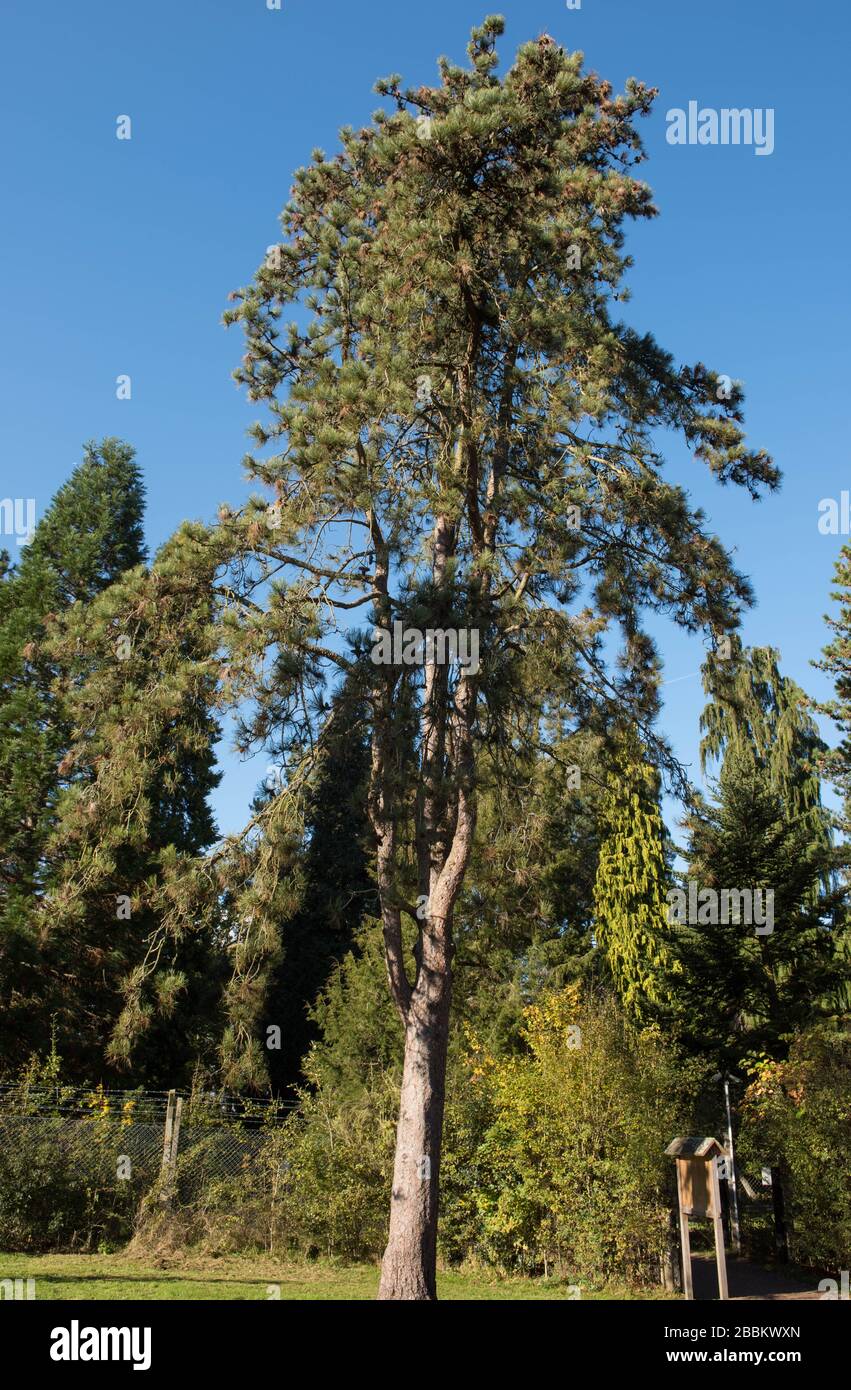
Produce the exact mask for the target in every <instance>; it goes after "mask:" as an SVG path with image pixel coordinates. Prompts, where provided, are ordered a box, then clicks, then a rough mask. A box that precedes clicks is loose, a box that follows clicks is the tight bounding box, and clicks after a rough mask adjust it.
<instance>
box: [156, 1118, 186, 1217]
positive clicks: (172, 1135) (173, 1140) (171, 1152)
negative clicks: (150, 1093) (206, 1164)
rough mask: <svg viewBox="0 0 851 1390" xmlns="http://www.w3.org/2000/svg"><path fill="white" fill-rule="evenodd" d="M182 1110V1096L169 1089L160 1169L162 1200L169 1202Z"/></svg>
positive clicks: (175, 1170) (172, 1194)
mask: <svg viewBox="0 0 851 1390" xmlns="http://www.w3.org/2000/svg"><path fill="white" fill-rule="evenodd" d="M182 1111H183V1097H182V1096H179V1095H178V1094H177V1092H176V1091H169V1093H168V1102H167V1104H166V1111H165V1134H164V1137H163V1161H162V1166H161V1169H160V1177H161V1179H162V1200H163V1201H164V1202H168V1203H170V1202H171V1200H172V1197H173V1196H174V1179H175V1175H176V1172H177V1153H178V1146H179V1144H180V1116H181V1113H182Z"/></svg>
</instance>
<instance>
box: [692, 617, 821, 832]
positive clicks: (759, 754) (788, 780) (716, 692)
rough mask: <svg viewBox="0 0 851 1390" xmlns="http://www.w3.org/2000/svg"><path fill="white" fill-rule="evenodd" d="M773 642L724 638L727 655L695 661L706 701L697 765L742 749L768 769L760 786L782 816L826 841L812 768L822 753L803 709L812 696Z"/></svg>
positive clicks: (818, 786)
mask: <svg viewBox="0 0 851 1390" xmlns="http://www.w3.org/2000/svg"><path fill="white" fill-rule="evenodd" d="M779 661H780V653H779V652H778V651H776V650H775V648H774V647H751V648H743V647H742V644H741V642H740V640H739V638H738V637H733V638H732V639H731V641H730V656H729V659H725V660H719V659H718V658H717V656H716V655H715V654H711V655H710V656H709V657H708V658H707V660H706V662H705V663H704V666H703V688H704V690H705V691H706V693H707V695H708V696H709V701H708V703H707V705H706V706H705V708H704V710H703V713H702V715H701V717H700V727H701V731H702V732H703V735H704V736H703V738H702V740H701V744H700V763H701V768H702V770H703V771H704V772H706V769H707V766H708V765H709V764H710V763H713V762H714V763H716V764H718V763H722V762H723V760H724V758H725V757H726V756H727V755H728V754H730V753H736V752H739V751H741V750H742V749H744V748H747V749H750V751H751V753H752V755H753V757H754V759H755V760H756V762H757V764H758V765H759V766H760V767H764V768H765V769H766V771H767V773H768V785H769V786H770V787H771V788H772V790H773V791H774V792H775V793H776V795H777V796H778V798H779V800H780V804H781V806H782V809H783V813H784V814H785V815H786V816H788V817H790V818H798V817H801V816H803V817H804V818H805V819H806V821H807V823H808V824H809V825H810V828H811V833H812V835H813V838H814V839H815V840H817V841H818V842H819V843H820V844H821V845H823V846H824V847H827V846H829V845H830V844H831V843H832V837H831V825H830V822H831V818H830V815H829V813H828V812H827V810H826V809H825V807H824V806H823V805H822V802H821V776H820V766H821V764H822V763H823V761H824V757H825V754H826V753H827V745H826V744H825V742H824V740H823V739H822V738H821V735H820V734H819V731H818V726H817V725H816V723H815V720H814V719H813V717H812V715H811V713H810V710H811V708H812V702H811V701H810V700H809V699H808V697H807V695H806V694H805V693H804V691H803V690H802V689H801V687H800V686H799V685H797V684H796V683H795V681H793V680H791V679H790V678H789V677H788V676H784V675H783V674H782V673H781V671H780V666H779Z"/></svg>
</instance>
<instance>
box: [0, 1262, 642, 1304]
mask: <svg viewBox="0 0 851 1390" xmlns="http://www.w3.org/2000/svg"><path fill="white" fill-rule="evenodd" d="M28 1278H33V1279H34V1280H35V1295H36V1298H37V1299H48V1300H50V1299H58V1300H65V1299H69V1300H86V1299H97V1300H101V1299H103V1300H127V1299H143V1300H148V1299H174V1300H190V1299H192V1300H195V1299H198V1300H213V1299H227V1300H231V1299H238V1300H242V1301H250V1300H262V1301H265V1300H268V1299H271V1298H276V1297H280V1298H281V1299H282V1300H287V1301H303V1302H316V1301H319V1302H325V1301H327V1302H340V1301H344V1302H350V1301H369V1300H371V1299H374V1298H375V1295H376V1292H377V1289H378V1269H377V1268H376V1267H375V1266H372V1265H354V1266H341V1265H335V1264H332V1263H327V1264H326V1263H309V1264H307V1263H305V1264H292V1263H283V1262H281V1261H277V1260H273V1259H269V1258H263V1257H258V1258H256V1259H249V1258H236V1257H231V1256H228V1257H223V1258H221V1259H210V1258H200V1257H199V1258H198V1259H185V1260H177V1259H175V1260H161V1261H159V1262H157V1263H156V1264H152V1263H150V1262H148V1263H145V1262H144V1261H141V1260H138V1261H137V1260H133V1259H129V1258H128V1257H127V1256H126V1255H20V1254H18V1255H1V1254H0V1279H28ZM278 1288H279V1289H280V1293H279V1294H278ZM438 1294H439V1297H440V1298H441V1299H450V1300H452V1299H455V1300H462V1301H464V1300H471V1301H473V1300H474V1301H477V1302H478V1301H481V1300H488V1301H490V1300H496V1299H511V1300H515V1301H518V1300H527V1299H536V1300H537V1299H564V1300H569V1299H574V1298H575V1297H576V1293H575V1291H574V1290H573V1289H572V1288H571V1287H570V1285H569V1284H568V1283H567V1281H558V1280H554V1279H499V1278H496V1277H495V1276H492V1275H488V1274H481V1273H465V1272H456V1271H447V1272H445V1273H442V1274H441V1275H440V1276H439V1278H438ZM580 1297H581V1298H582V1299H595V1300H598V1299H627V1298H629V1299H632V1298H664V1297H665V1295H664V1294H663V1293H662V1291H661V1289H660V1290H659V1291H658V1292H657V1291H655V1290H654V1291H650V1292H649V1293H647V1292H645V1293H644V1294H636V1293H634V1292H629V1291H627V1290H625V1289H616V1288H607V1289H592V1288H590V1287H588V1286H580Z"/></svg>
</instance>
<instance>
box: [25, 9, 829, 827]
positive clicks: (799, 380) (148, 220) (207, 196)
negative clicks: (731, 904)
mask: <svg viewBox="0 0 851 1390" xmlns="http://www.w3.org/2000/svg"><path fill="white" fill-rule="evenodd" d="M492 8H493V9H494V10H495V11H498V12H499V13H502V14H503V15H504V16H505V18H506V21H507V31H506V35H505V38H504V39H503V43H502V53H503V55H504V62H508V61H510V58H511V56H512V54H513V52H514V50H515V48H516V47H517V45H518V44H519V43H521V42H523V41H524V40H526V39H529V38H532V37H535V36H537V35H538V34H540V33H542V32H544V31H546V32H548V33H550V34H552V35H553V36H554V37H555V38H556V39H557V40H558V41H559V42H560V43H563V44H564V45H565V46H566V47H569V48H571V49H577V48H578V49H581V50H583V51H584V53H585V56H586V63H587V65H588V66H589V67H590V68H593V69H595V70H596V71H598V72H599V73H601V74H602V75H603V76H605V77H607V78H609V79H610V80H611V81H612V82H613V83H614V84H615V86H616V87H618V88H619V87H621V86H622V85H623V82H624V81H625V79H626V78H627V77H628V76H631V75H633V76H636V77H639V78H641V79H642V80H644V81H646V82H648V83H649V84H651V85H653V86H656V87H658V88H659V89H660V94H659V97H658V99H657V103H656V110H655V113H654V115H653V116H652V117H651V118H650V119H649V120H647V121H645V122H644V123H643V127H642V130H643V135H644V138H645V142H646V145H647V150H648V153H649V155H650V158H649V160H648V162H647V163H646V164H645V165H644V166H642V171H641V173H642V177H644V178H646V179H647V181H648V182H649V183H650V185H651V187H652V188H653V190H654V195H655V200H656V203H657V205H658V207H659V209H660V216H659V217H658V218H657V219H655V220H654V221H652V222H650V223H647V224H643V225H641V226H638V227H636V228H635V229H634V230H632V231H631V232H630V234H629V243H628V245H629V249H630V251H631V252H632V254H633V255H634V256H635V259H636V265H635V268H634V270H633V271H632V272H631V275H630V281H629V283H630V286H631V289H632V291H633V299H632V301H631V303H630V304H629V305H627V306H626V309H625V314H626V316H627V317H628V318H629V319H630V321H631V322H633V323H635V324H636V325H637V326H640V327H642V328H647V329H650V330H651V331H652V332H653V333H654V334H655V335H656V336H657V338H658V339H659V341H660V342H661V343H662V344H663V345H664V346H665V347H667V348H668V349H669V350H670V351H672V352H673V353H674V354H675V356H677V357H678V358H680V359H682V360H683V361H695V360H698V359H700V360H703V361H704V362H706V363H707V364H708V365H710V366H711V367H713V368H714V369H715V370H717V371H719V372H724V373H727V374H728V375H730V376H731V377H733V378H735V379H741V380H742V381H743V382H744V384H745V390H746V396H747V399H746V418H747V424H748V431H749V439H750V441H751V442H752V443H753V444H754V445H758V446H762V447H765V448H767V449H768V450H769V451H770V452H772V453H773V454H774V455H775V457H776V459H777V461H778V463H779V464H780V466H781V468H782V469H783V472H784V475H785V478H784V486H783V489H782V491H781V493H780V494H779V495H776V496H775V497H773V498H770V499H769V500H767V501H764V502H762V503H760V504H758V505H753V504H752V503H750V502H749V500H748V499H747V497H746V496H744V495H741V494H740V493H739V492H738V491H736V490H733V489H732V488H728V489H720V488H718V487H717V486H716V485H714V484H713V483H711V481H710V480H709V478H708V477H707V476H706V475H705V474H704V472H703V471H702V470H701V469H700V467H699V466H698V465H695V464H693V463H691V462H689V460H688V459H687V457H686V455H685V451H684V450H683V449H682V448H681V447H679V446H677V447H675V448H673V449H672V450H671V453H670V457H671V468H672V476H674V475H675V476H677V477H678V478H679V479H680V480H681V481H683V482H684V483H685V484H686V485H687V486H688V487H689V489H690V491H691V492H692V494H693V496H694V498H695V500H696V501H699V502H700V503H701V504H702V505H703V506H704V507H705V508H706V510H707V512H708V514H709V517H710V518H711V521H712V524H713V527H714V529H715V530H716V531H717V533H718V534H719V535H720V536H721V537H722V539H723V540H724V541H725V543H726V544H728V545H729V546H730V547H733V548H734V549H735V552H736V556H737V561H738V564H739V567H740V568H741V569H743V570H744V571H745V572H746V573H747V574H748V575H750V577H751V579H752V582H753V584H754V587H755V589H756V594H757V600H758V602H757V606H756V608H755V609H754V610H753V612H752V613H751V614H750V615H749V616H748V618H747V620H746V623H745V626H744V630H743V635H744V640H745V641H746V642H748V643H751V644H754V643H760V644H765V643H770V644H772V645H775V646H778V647H779V648H780V650H781V652H782V656H783V668H784V670H785V671H786V672H788V673H789V674H790V675H792V676H793V677H794V678H795V679H796V680H798V681H799V682H800V683H801V684H802V685H804V686H805V687H806V688H807V689H809V690H810V691H812V692H813V693H814V694H825V693H827V689H828V687H827V685H826V682H825V680H824V678H823V677H822V676H821V675H820V674H819V673H817V672H814V671H813V670H812V669H811V668H810V667H809V661H810V659H811V658H812V657H814V656H817V655H818V653H819V649H820V647H821V646H822V644H823V642H824V640H825V629H824V625H823V622H822V615H823V613H824V612H825V611H826V609H827V607H828V594H829V589H830V584H831V574H832V568H833V563H834V561H835V559H836V556H837V554H838V551H839V548H840V546H841V544H842V541H843V537H842V536H826V535H822V534H821V533H820V532H819V530H818V525H817V522H818V503H819V501H820V499H822V498H824V497H836V498H837V499H838V498H839V496H840V492H841V490H842V489H843V488H845V489H849V488H851V468H849V466H848V438H847V411H848V405H847V403H848V395H849V392H848V378H849V362H848V355H847V352H846V351H845V337H846V331H847V323H848V318H849V291H848V271H847V227H848V223H849V216H848V214H849V191H848V165H847V154H846V151H847V139H846V136H845V122H846V112H845V107H846V87H847V54H848V52H849V38H851V33H849V31H850V30H851V21H849V10H848V7H847V5H846V4H845V3H843V0H827V2H826V3H814V4H810V5H807V6H802V5H799V4H796V3H793V0H748V3H747V4H743V3H742V0H720V3H715V4H712V3H707V4H702V5H697V4H694V3H691V4H687V3H683V0H648V3H639V0H581V6H580V8H579V9H578V10H572V9H569V8H568V6H567V4H566V3H565V0H560V2H559V0H504V3H503V4H502V5H501V6H499V5H496V4H493V6H492ZM489 11H490V7H489V6H487V5H486V4H485V3H483V0H476V3H469V0H429V3H428V4H427V5H419V4H405V3H404V0H374V2H373V3H362V4H360V5H352V4H344V3H342V0H314V3H308V2H307V0H282V6H281V9H280V10H269V9H268V8H267V5H266V0H238V2H237V0H205V3H203V4H199V3H189V0H145V3H144V4H135V5H131V4H125V3H119V4H115V3H105V0H83V3H80V4H76V5H70V4H68V3H67V0H66V3H60V2H59V0H38V3H33V0H6V3H5V6H4V15H3V19H2V22H0V51H2V53H3V55H4V63H3V75H2V82H0V131H2V143H3V191H4V195H5V197H4V203H5V216H4V217H3V219H2V224H0V244H2V259H3V266H4V270H5V274H4V277H3V316H2V329H0V380H2V387H0V389H2V410H0V458H2V476H0V497H9V496H11V497H30V496H35V498H36V504H37V512H38V514H41V512H42V511H43V509H44V507H45V506H46V504H47V503H48V502H49V500H50V497H51V495H52V493H53V492H54V491H55V490H56V488H57V487H58V486H59V485H60V483H61V482H62V481H63V480H64V479H65V478H66V477H67V475H68V473H69V472H70V471H71V469H72V468H73V466H74V465H75V464H76V463H77V462H78V461H79V459H80V455H81V445H82V443H83V441H85V440H86V439H89V438H93V437H98V438H100V437H102V436H103V435H106V434H117V435H120V436H121V437H123V438H125V439H127V440H128V441H129V442H131V443H132V444H134V445H135V447H136V449H137V451H138V457H139V461H140V463H141V465H142V468H143V470H144V474H145V478H146V482H147V488H148V505H149V511H148V538H149V541H150V543H151V544H152V546H156V545H157V544H159V543H160V542H161V541H162V540H163V539H165V537H166V536H168V535H169V534H170V533H171V531H172V530H173V529H174V528H175V527H176V526H177V525H178V524H179V523H180V521H181V520H183V518H185V517H201V518H208V517H210V516H211V514H212V513H213V512H214V510H215V508H216V506H217V505H218V503H219V502H220V501H222V500H225V499H228V500H230V501H239V500H240V499H241V498H242V497H243V496H244V494H245V490H246V485H245V482H244V480H243V478H242V469H241V459H242V456H243V454H244V453H245V451H246V449H247V447H248V441H247V440H246V437H245V430H246V428H247V426H248V425H249V424H250V422H251V420H252V419H253V418H254V416H255V408H254V407H252V406H250V405H249V404H248V403H247V402H246V401H245V399H244V398H243V397H242V396H241V394H240V393H239V391H238V390H237V388H236V386H235V385H234V383H233V382H232V380H231V379H230V373H231V371H232V369H233V367H234V366H235V365H236V363H237V361H238V359H239V356H240V354H241V351H242V343H241V338H240V336H239V333H238V331H237V330H235V329H232V330H229V331H226V330H224V329H223V328H222V327H221V326H220V316H221V313H222V310H223V309H224V308H225V307H226V301H227V295H228V292H229V291H230V290H231V289H233V288H235V287H237V286H239V285H241V284H244V283H246V282H247V280H248V279H249V278H250V276H251V274H252V273H253V270H254V269H255V267H256V266H257V264H258V263H259V261H260V260H261V258H262V257H263V255H264V252H265V248H266V246H267V245H268V244H269V243H270V242H272V241H274V240H275V239H276V236H277V214H278V212H279V211H280V208H281V207H282V206H283V203H284V202H285V201H286V198H287V195H288V190H289V187H290V184H291V181H292V174H293V170H294V169H295V168H296V167H298V165H300V164H302V163H304V162H305V161H306V160H307V159H308V158H309V155H310V151H311V149H312V148H313V147H314V146H316V145H319V146H321V147H322V148H324V149H326V150H328V151H333V149H334V148H335V147H336V132H337V129H338V128H339V127H340V126H341V125H343V124H346V123H352V124H357V123H359V122H363V121H365V120H367V119H368V117H369V114H370V112H371V111H373V110H374V109H375V108H376V107H377V106H378V104H379V101H378V98H377V97H376V96H375V95H374V93H373V92H372V84H373V82H374V80H375V78H376V77H378V76H382V75H385V74H387V73H389V72H391V71H398V72H401V73H402V74H403V75H404V77H405V79H406V80H410V81H411V82H420V81H430V80H432V79H433V77H434V74H435V60H436V57H437V55H438V54H440V53H446V54H448V56H450V57H451V58H453V59H456V60H459V61H460V60H462V59H463V56H464V45H465V43H466V40H467V35H468V32H469V29H470V27H471V26H472V25H473V24H475V23H479V22H480V21H481V20H482V19H483V18H484V16H485V14H486V13H488V12H489ZM692 100H693V101H697V102H698V103H699V105H700V106H706V107H714V108H720V107H725V106H726V107H737V108H743V107H747V108H751V109H754V108H762V109H765V108H771V109H773V111H774V113H775V118H774V119H775V136H774V139H775V148H774V152H773V153H772V154H771V155H770V156H768V157H765V156H758V155H756V153H755V151H754V149H753V148H751V147H745V146H740V147H734V146H701V145H685V146H673V145H670V144H668V143H667V141H666V138H665V135H666V128H667V124H666V119H665V115H666V112H667V111H668V110H669V109H671V108H674V107H681V108H687V106H688V103H689V101H692ZM121 115H129V116H130V117H131V120H132V139H131V140H129V141H120V140H118V139H117V138H116V120H117V118H118V117H119V116H121ZM124 373H127V374H129V375H130V376H131V378H132V398H131V399H130V400H121V401H119V400H117V399H116V377H118V376H119V374H124ZM5 543H6V544H7V545H8V541H7V542H5ZM12 548H14V543H13V547H12ZM654 632H655V634H656V635H657V637H658V639H659V641H660V645H661V649H662V652H663V655H664V659H665V666H666V679H667V680H669V681H670V682H671V684H670V685H667V686H666V688H665V697H666V704H665V712H664V716H663V724H664V727H665V729H666V731H667V732H668V733H669V735H670V737H671V738H672V739H673V741H674V745H675V747H676V749H677V751H678V753H679V755H680V757H681V758H682V759H683V760H684V761H685V762H687V763H691V764H692V765H693V770H694V771H695V773H696V772H697V767H696V749H697V739H698V730H697V721H698V715H699V712H700V708H701V705H702V698H701V691H700V682H699V679H698V678H697V677H696V676H695V675H694V674H693V673H695V672H696V671H697V668H698V666H699V664H700V661H701V659H702V655H703V652H702V646H701V643H700V641H699V639H696V638H692V639H689V638H686V637H685V636H683V635H682V634H679V633H677V632H676V631H675V630H673V629H672V628H671V627H670V626H668V625H654ZM262 772H263V766H262V765H260V764H255V765H253V766H251V767H235V766H232V765H231V766H229V770H228V773H227V776H226V778H225V781H224V783H223V786H222V787H221V788H220V790H219V793H218V795H217V804H216V810H217V813H218V815H219V819H220V823H221V825H222V827H223V829H226V830H227V829H234V828H236V826H237V825H239V824H240V823H241V822H242V819H243V817H244V814H245V809H246V806H247V802H248V799H249V797H250V795H251V793H252V792H253V790H254V787H255V785H256V782H257V780H258V778H259V777H260V775H262Z"/></svg>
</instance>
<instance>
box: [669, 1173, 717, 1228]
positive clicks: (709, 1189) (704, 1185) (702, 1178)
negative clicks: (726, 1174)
mask: <svg viewBox="0 0 851 1390" xmlns="http://www.w3.org/2000/svg"><path fill="white" fill-rule="evenodd" d="M678 1164H679V1169H680V1177H681V1201H682V1207H683V1211H684V1212H685V1214H686V1216H694V1217H704V1216H705V1217H708V1218H709V1219H710V1220H714V1219H715V1215H716V1212H715V1206H714V1203H713V1200H712V1199H713V1184H712V1178H711V1173H712V1164H711V1160H710V1161H707V1160H706V1159H705V1158H681V1159H679V1160H678Z"/></svg>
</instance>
